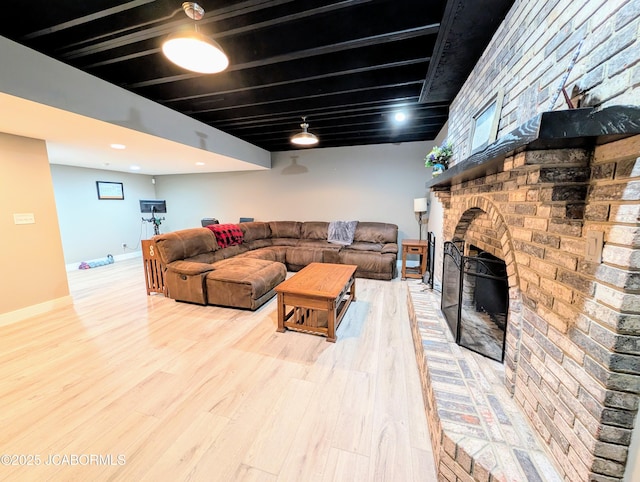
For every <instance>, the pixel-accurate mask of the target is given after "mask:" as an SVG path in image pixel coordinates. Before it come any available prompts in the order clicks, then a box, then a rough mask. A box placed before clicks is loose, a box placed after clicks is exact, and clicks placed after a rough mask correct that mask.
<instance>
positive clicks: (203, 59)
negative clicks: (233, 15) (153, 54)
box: [162, 2, 229, 74]
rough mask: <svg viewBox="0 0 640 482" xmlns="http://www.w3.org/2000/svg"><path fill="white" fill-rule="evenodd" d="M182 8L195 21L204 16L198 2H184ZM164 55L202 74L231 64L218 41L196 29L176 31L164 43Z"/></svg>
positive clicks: (219, 69) (220, 69) (175, 62)
mask: <svg viewBox="0 0 640 482" xmlns="http://www.w3.org/2000/svg"><path fill="white" fill-rule="evenodd" d="M182 10H184V13H185V14H186V15H187V17H189V18H191V19H193V20H194V21H197V20H200V19H201V18H202V17H203V16H204V8H202V7H201V6H200V5H198V4H197V3H196V2H184V3H183V4H182ZM162 52H163V53H164V55H165V56H166V57H167V58H168V59H169V60H171V62H173V63H174V64H176V65H179V66H180V67H182V68H185V69H187V70H191V71H193V72H199V73H201V74H215V73H216V72H222V71H223V70H224V69H226V68H227V67H228V66H229V58H228V57H227V55H226V54H225V53H224V51H223V50H222V47H220V45H218V43H217V42H215V41H214V40H211V39H210V38H208V37H206V36H205V35H202V34H201V33H200V32H198V27H197V25H196V27H195V30H191V31H187V32H176V33H173V34H171V35H169V37H168V38H167V40H165V42H164V43H163V44H162Z"/></svg>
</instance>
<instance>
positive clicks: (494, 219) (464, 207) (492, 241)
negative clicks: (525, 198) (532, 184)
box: [445, 196, 519, 287]
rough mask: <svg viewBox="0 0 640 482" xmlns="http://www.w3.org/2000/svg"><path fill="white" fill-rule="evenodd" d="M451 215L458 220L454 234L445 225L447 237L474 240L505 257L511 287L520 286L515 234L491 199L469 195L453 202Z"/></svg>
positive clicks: (480, 245) (488, 250)
mask: <svg viewBox="0 0 640 482" xmlns="http://www.w3.org/2000/svg"><path fill="white" fill-rule="evenodd" d="M456 208H458V209H456ZM449 218H450V219H452V220H453V221H454V222H455V220H456V219H457V222H456V224H455V226H454V227H453V229H452V230H451V231H449V232H450V233H451V236H447V234H448V233H447V231H446V227H445V237H449V239H463V240H465V243H466V244H474V245H476V246H478V247H479V248H481V249H483V250H484V251H487V252H488V253H491V254H492V255H494V256H496V257H498V258H500V259H502V260H503V261H504V262H505V264H506V265H507V273H508V275H509V287H516V286H519V282H518V270H517V267H516V259H515V255H514V253H515V250H514V249H513V242H512V236H511V233H510V231H509V227H508V225H507V222H506V220H505V218H504V216H503V215H502V213H501V212H500V210H499V209H498V207H497V206H496V205H495V204H494V203H493V202H492V201H491V199H488V198H486V197H484V196H469V197H467V198H466V199H464V200H463V202H461V203H456V205H455V206H452V209H451V211H450V213H449Z"/></svg>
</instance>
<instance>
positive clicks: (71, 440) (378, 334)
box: [0, 259, 436, 482]
mask: <svg viewBox="0 0 640 482" xmlns="http://www.w3.org/2000/svg"><path fill="white" fill-rule="evenodd" d="M69 284H70V288H71V294H72V296H73V299H74V305H73V306H71V307H65V308H60V309H57V310H55V311H52V312H49V313H47V314H44V315H40V316H37V317H33V318H29V319H27V320H25V321H21V322H19V323H14V324H12V325H7V326H2V327H0V455H3V454H4V457H2V458H1V459H0V461H1V462H2V463H1V464H0V480H12V481H15V480H19V481H30V480H33V481H42V480H53V481H58V480H60V481H63V480H64V481H69V480H82V481H88V480H92V481H98V480H119V481H143V480H144V481H146V480H149V481H160V480H161V481H164V480H166V481H182V480H194V481H292V482H293V481H296V482H298V481H305V482H306V481H343V480H344V481H349V482H357V481H402V482H405V481H433V480H436V475H435V470H434V462H433V455H432V452H431V444H430V441H429V434H428V429H427V424H426V419H425V413H424V408H423V402H422V396H421V390H420V381H419V377H418V370H417V367H416V361H415V355H414V352H413V345H412V341H411V333H410V327H409V320H408V314H407V308H406V286H405V283H403V282H401V281H399V280H394V281H392V282H385V281H374V280H362V279H358V280H357V301H356V302H355V303H353V304H352V305H351V307H350V308H349V310H348V312H347V314H346V316H345V319H344V321H343V322H342V325H341V326H340V328H339V330H338V334H337V335H338V341H337V343H335V344H334V343H327V342H326V341H325V339H324V338H322V337H319V336H315V335H309V334H304V333H295V332H291V331H288V332H286V333H277V332H276V326H277V314H276V303H275V298H274V299H272V300H271V301H270V302H269V303H267V304H266V305H265V306H263V307H262V308H261V309H259V310H258V311H256V312H249V311H241V310H233V309H225V308H216V307H211V306H208V307H203V306H197V305H190V304H184V303H177V302H175V301H173V300H169V299H166V298H164V297H163V296H162V295H152V296H147V295H146V291H145V287H144V276H143V271H142V261H141V260H140V259H132V260H127V261H122V262H116V263H115V264H113V265H108V266H103V267H99V268H94V269H89V270H85V271H80V270H78V271H74V272H72V273H69ZM11 454H15V455H19V454H22V455H24V456H26V457H23V458H21V459H20V458H18V457H12V458H11V459H7V455H11ZM91 454H94V455H97V456H98V455H99V456H101V457H102V460H101V461H102V463H101V464H98V463H96V462H97V459H95V458H94V459H93V460H91V459H90V458H89V456H90V455H91ZM50 455H54V456H55V457H54V458H53V461H54V462H56V463H62V465H56V464H53V465H45V463H46V462H47V461H48V457H49V456H50ZM36 456H37V457H39V458H40V465H31V466H16V465H10V464H11V463H14V462H15V463H28V462H32V463H34V464H35V463H37V458H36ZM74 456H79V457H78V458H77V459H76V460H75V462H76V465H73V462H74V458H73V457H74ZM109 457H111V460H110V459H109ZM118 457H120V458H118ZM7 462H9V465H7ZM88 462H91V463H90V464H89V465H87V463H88ZM104 462H107V464H106V465H105V464H104ZM122 462H124V463H123V464H121V463H122Z"/></svg>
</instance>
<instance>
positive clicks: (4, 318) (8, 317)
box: [0, 295, 73, 326]
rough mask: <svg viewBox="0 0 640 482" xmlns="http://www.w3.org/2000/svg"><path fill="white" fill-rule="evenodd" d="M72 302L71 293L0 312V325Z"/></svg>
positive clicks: (9, 323)
mask: <svg viewBox="0 0 640 482" xmlns="http://www.w3.org/2000/svg"><path fill="white" fill-rule="evenodd" d="M72 304H73V298H72V297H71V295H67V296H63V297H62V298H56V299H54V300H50V301H45V302H44V303H38V304H37V305H31V306H27V307H25V308H20V309H19V310H15V311H10V312H8V313H2V314H0V326H6V325H11V324H13V323H17V322H19V321H22V320H24V319H26V318H30V317H32V316H36V315H41V314H43V313H46V312H48V311H52V310H55V309H56V308H62V307H65V306H69V305H72Z"/></svg>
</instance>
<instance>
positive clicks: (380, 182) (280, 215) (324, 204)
mask: <svg viewBox="0 0 640 482" xmlns="http://www.w3.org/2000/svg"><path fill="white" fill-rule="evenodd" d="M432 144H433V143H432V142H412V143H403V144H397V145H396V144H381V145H373V146H359V147H340V148H327V149H311V150H298V151H290V152H279V153H274V154H273V157H272V169H271V170H269V171H252V172H232V173H211V174H188V175H175V176H161V177H158V178H156V179H157V182H156V192H157V195H158V197H159V198H163V199H166V200H167V211H168V213H167V215H166V216H167V221H166V224H165V225H163V226H162V227H163V230H164V231H173V230H177V229H183V228H188V227H194V226H199V225H200V219H201V218H203V217H215V218H217V219H218V220H219V221H220V222H221V223H225V222H226V223H236V222H238V219H239V218H240V217H241V216H243V217H253V218H255V220H256V221H271V220H297V221H314V220H315V221H331V220H349V219H356V220H360V221H381V222H388V223H394V224H397V225H398V227H399V237H400V238H404V237H412V238H415V237H418V222H417V218H416V215H415V213H414V212H413V199H414V198H416V197H423V196H424V195H425V182H426V180H427V179H428V178H429V176H430V173H429V170H428V169H426V168H425V167H424V157H425V155H426V153H427V151H428V150H429V149H431V147H432Z"/></svg>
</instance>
